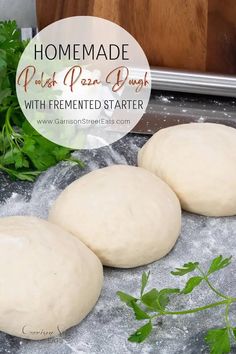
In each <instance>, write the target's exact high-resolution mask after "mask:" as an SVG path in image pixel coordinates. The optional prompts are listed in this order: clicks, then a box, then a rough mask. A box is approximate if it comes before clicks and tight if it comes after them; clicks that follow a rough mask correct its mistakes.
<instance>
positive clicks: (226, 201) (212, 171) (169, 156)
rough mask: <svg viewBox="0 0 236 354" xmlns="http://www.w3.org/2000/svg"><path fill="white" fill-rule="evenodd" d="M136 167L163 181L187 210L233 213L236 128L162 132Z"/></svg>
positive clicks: (190, 126) (205, 126) (191, 127)
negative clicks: (150, 172) (151, 173)
mask: <svg viewBox="0 0 236 354" xmlns="http://www.w3.org/2000/svg"><path fill="white" fill-rule="evenodd" d="M138 165H139V166H141V167H143V168H146V169H147V170H149V171H152V172H153V173H155V174H156V175H157V176H159V177H160V178H161V179H162V180H163V181H165V182H166V183H167V184H168V185H169V186H170V187H171V188H172V189H173V190H174V191H175V193H176V194H177V196H178V197H179V199H180V202H181V205H182V207H183V209H185V210H187V211H190V212H194V213H197V214H202V215H208V216H229V215H235V214H236V129H234V128H231V127H227V126H225V125H221V124H214V123H190V124H181V125H177V126H173V127H169V128H165V129H162V130H160V131H158V132H157V133H156V134H155V135H153V136H152V138H151V139H150V140H149V141H148V142H147V143H146V144H145V145H144V146H143V148H142V149H141V150H140V152H139V155H138Z"/></svg>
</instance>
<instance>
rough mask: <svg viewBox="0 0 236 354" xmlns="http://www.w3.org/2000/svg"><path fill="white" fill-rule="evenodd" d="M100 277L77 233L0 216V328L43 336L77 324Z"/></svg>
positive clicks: (97, 289)
mask: <svg viewBox="0 0 236 354" xmlns="http://www.w3.org/2000/svg"><path fill="white" fill-rule="evenodd" d="M102 282H103V270H102V265H101V262H100V261H99V259H98V258H97V257H96V255H95V254H94V253H92V252H91V251H90V250H89V249H88V247H86V246H85V245H84V244H83V243H82V242H80V241H79V240H78V239H77V238H76V237H74V236H73V235H71V234H69V233H68V232H67V231H64V230H62V229H61V228H60V227H58V226H57V225H54V224H51V223H49V222H47V221H44V220H41V219H38V218H35V217H27V216H14V217H5V218H1V219H0V330H1V331H3V332H6V333H9V334H11V335H15V336H18V337H22V338H28V339H35V340H38V339H44V338H48V337H52V336H55V335H59V334H60V332H62V331H64V330H66V329H67V328H69V327H71V326H74V325H76V324H78V323H79V322H80V321H81V320H82V319H83V318H84V317H85V316H86V315H87V314H88V312H89V311H90V310H91V309H92V307H93V306H94V305H95V303H96V301H97V299H98V297H99V294H100V291H101V287H102Z"/></svg>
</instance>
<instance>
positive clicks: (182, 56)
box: [37, 0, 236, 74]
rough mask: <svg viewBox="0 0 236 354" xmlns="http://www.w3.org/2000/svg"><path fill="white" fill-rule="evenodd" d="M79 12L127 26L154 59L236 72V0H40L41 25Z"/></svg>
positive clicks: (160, 62)
mask: <svg viewBox="0 0 236 354" xmlns="http://www.w3.org/2000/svg"><path fill="white" fill-rule="evenodd" d="M76 15H91V16H98V17H103V18H106V19H108V20H111V21H113V22H115V23H118V24H119V25H121V26H122V27H124V28H125V29H126V30H127V31H129V32H130V33H131V34H132V35H133V36H134V37H135V38H136V39H137V41H138V42H139V43H140V45H141V46H142V48H143V49H144V51H145V53H146V55H147V57H148V59H149V63H150V65H153V66H162V67H171V68H177V69H189V70H197V71H208V72H218V73H225V74H227V73H230V74H236V0H37V18H38V25H39V28H40V29H42V28H44V27H45V26H47V25H48V24H50V23H52V22H54V21H56V20H58V19H61V18H65V17H69V16H76Z"/></svg>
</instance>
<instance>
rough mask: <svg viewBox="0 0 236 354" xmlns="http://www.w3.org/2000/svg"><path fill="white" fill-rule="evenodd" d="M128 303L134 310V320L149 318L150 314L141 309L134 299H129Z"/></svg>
mask: <svg viewBox="0 0 236 354" xmlns="http://www.w3.org/2000/svg"><path fill="white" fill-rule="evenodd" d="M130 304H131V307H132V308H133V310H134V314H135V318H136V320H138V321H141V320H146V319H149V318H150V316H149V315H148V314H147V313H146V312H145V311H143V310H142V309H141V307H140V306H139V305H138V304H137V303H136V302H135V301H131V303H130Z"/></svg>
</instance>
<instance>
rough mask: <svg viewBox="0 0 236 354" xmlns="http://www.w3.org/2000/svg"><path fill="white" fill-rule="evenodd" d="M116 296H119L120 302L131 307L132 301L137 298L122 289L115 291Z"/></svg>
mask: <svg viewBox="0 0 236 354" xmlns="http://www.w3.org/2000/svg"><path fill="white" fill-rule="evenodd" d="M116 294H117V296H118V297H119V298H120V300H121V301H122V302H124V303H125V304H126V305H127V306H129V307H132V302H135V301H137V299H136V298H135V297H133V296H131V295H129V294H126V293H124V292H123V291H117V293H116Z"/></svg>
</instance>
